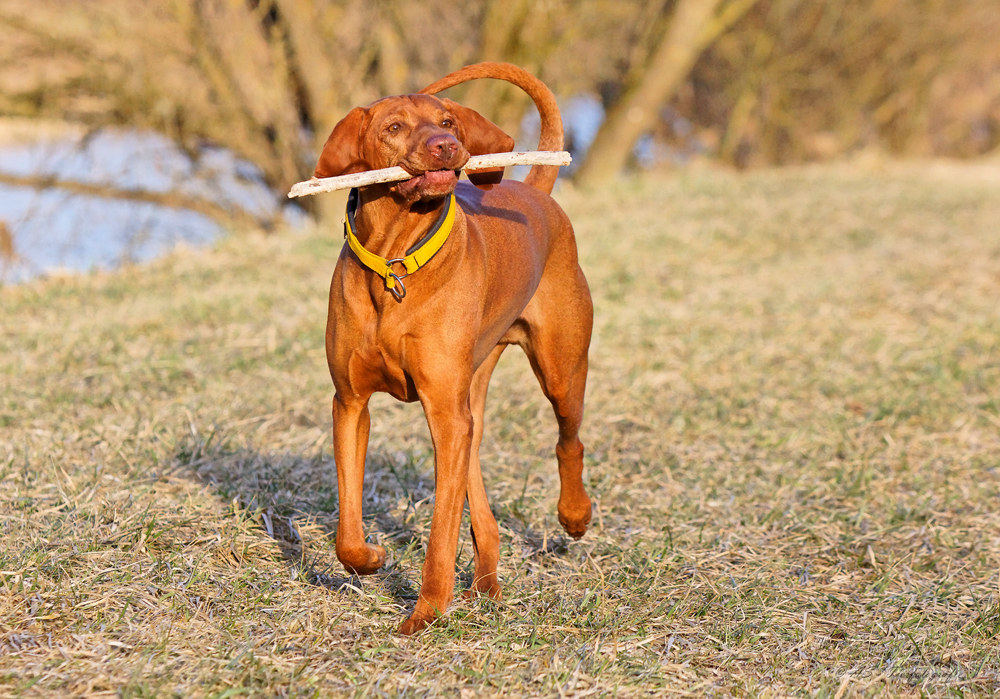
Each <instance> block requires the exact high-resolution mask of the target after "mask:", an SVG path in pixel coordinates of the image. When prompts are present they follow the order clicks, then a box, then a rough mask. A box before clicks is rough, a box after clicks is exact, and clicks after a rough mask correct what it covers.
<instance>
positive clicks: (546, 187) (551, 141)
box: [420, 63, 563, 194]
mask: <svg viewBox="0 0 1000 699" xmlns="http://www.w3.org/2000/svg"><path fill="white" fill-rule="evenodd" d="M476 78H495V79H497V80H506V81H507V82H509V83H513V84H514V85H516V86H517V87H519V88H521V89H522V90H524V91H525V92H527V93H528V96H529V97H531V99H532V100H533V101H534V103H535V106H536V107H537V108H538V114H539V115H540V116H541V120H542V128H541V135H540V136H539V138H538V150H562V149H563V124H562V116H561V115H560V114H559V105H558V104H556V98H555V95H553V94H552V91H551V90H549V88H548V87H546V86H545V83H543V82H542V81H541V80H539V79H538V78H536V77H535V76H534V75H532V74H531V73H529V72H528V71H526V70H524V69H522V68H518V67H517V66H516V65H513V64H512V63H475V64H473V65H471V66H465V67H464V68H461V69H460V70H456V71H455V72H454V73H450V74H448V75H446V76H444V77H443V78H441V79H440V80H438V81H436V82H433V83H431V84H430V85H428V86H427V87H425V88H424V89H423V90H421V91H420V94H423V95H434V94H437V93H438V92H441V91H442V90H447V89H448V88H449V87H454V86H455V85H458V84H460V83H464V82H467V81H469V80H475V79H476ZM558 175H559V167H558V166H556V165H535V166H533V167H532V168H531V171H530V172H529V173H528V176H527V177H525V178H524V181H525V183H526V184H530V185H531V186H532V187H535V188H537V189H540V190H542V191H543V192H545V193H546V194H551V193H552V187H553V185H555V183H556V177H558Z"/></svg>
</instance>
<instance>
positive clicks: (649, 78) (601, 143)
mask: <svg viewBox="0 0 1000 699" xmlns="http://www.w3.org/2000/svg"><path fill="white" fill-rule="evenodd" d="M756 2H757V0H732V2H730V3H729V5H728V6H727V7H726V8H724V9H723V10H722V11H721V12H718V13H717V10H718V9H719V6H720V5H722V4H723V0H679V2H678V3H677V7H676V9H675V10H674V14H673V17H672V18H671V21H670V26H669V28H668V29H667V31H666V34H665V35H664V36H663V38H662V39H661V41H660V43H659V45H658V46H657V47H656V48H655V49H654V51H653V52H652V56H651V57H650V59H649V61H648V62H647V63H646V65H645V66H644V67H642V68H638V69H637V70H635V71H633V72H632V75H631V77H630V79H629V81H628V83H627V84H626V86H625V90H624V92H623V93H622V96H621V98H620V99H619V100H618V102H617V103H616V104H615V105H614V106H612V107H611V109H609V110H608V114H607V117H606V119H605V120H604V123H603V124H602V125H601V128H600V129H599V130H598V132H597V137H596V138H595V139H594V142H593V144H592V145H591V146H590V150H589V151H588V153H587V157H586V159H585V160H584V161H583V165H582V166H581V167H580V170H579V171H578V173H577V175H576V182H577V183H578V184H579V185H580V186H582V187H596V186H598V185H601V184H604V183H606V182H607V181H608V180H610V179H612V178H614V177H615V176H616V175H617V174H618V173H619V172H620V171H621V170H622V169H623V168H624V167H625V164H626V163H627V162H628V158H629V155H630V154H631V153H632V149H633V148H635V144H636V142H637V141H638V140H639V138H640V137H641V136H642V135H643V134H645V133H647V132H648V131H649V130H650V129H652V127H653V126H654V124H655V123H656V118H657V112H658V110H659V109H660V107H661V106H662V105H663V104H664V103H665V102H666V101H667V100H669V99H670V98H671V97H673V95H674V94H675V93H676V91H677V88H678V87H680V85H681V83H682V82H683V81H684V79H685V78H686V77H687V76H688V73H690V71H691V69H692V68H693V67H694V64H695V62H696V61H697V60H698V57H699V56H700V55H701V53H702V51H704V50H705V49H706V48H707V47H708V46H710V45H711V44H712V42H714V41H715V40H716V39H717V38H718V37H719V36H720V35H721V34H722V33H723V32H724V31H726V30H727V29H728V28H729V27H730V26H732V24H733V23H734V22H736V20H738V19H739V18H740V17H742V16H743V15H744V14H745V13H746V12H747V10H749V9H750V8H751V7H753V5H754V4H755V3H756Z"/></svg>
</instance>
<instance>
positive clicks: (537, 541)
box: [175, 439, 568, 604]
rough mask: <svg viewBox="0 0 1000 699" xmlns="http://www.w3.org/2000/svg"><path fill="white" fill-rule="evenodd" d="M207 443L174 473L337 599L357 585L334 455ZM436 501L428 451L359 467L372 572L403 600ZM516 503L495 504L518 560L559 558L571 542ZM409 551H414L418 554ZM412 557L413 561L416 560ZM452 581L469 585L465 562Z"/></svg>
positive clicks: (412, 592)
mask: <svg viewBox="0 0 1000 699" xmlns="http://www.w3.org/2000/svg"><path fill="white" fill-rule="evenodd" d="M212 441H213V440H212V439H209V440H208V441H207V442H200V441H199V442H198V443H196V444H192V443H189V444H187V445H183V446H182V448H181V449H179V450H178V452H177V454H176V457H175V458H176V463H177V464H178V470H179V471H181V472H186V473H187V474H190V475H191V476H193V477H194V478H196V479H197V480H198V481H199V482H201V483H203V484H205V485H207V486H209V487H210V488H212V489H213V490H214V491H215V492H216V493H217V494H218V495H219V497H220V498H221V499H223V500H224V501H225V502H227V503H232V504H233V506H234V507H238V508H239V509H240V510H242V511H244V512H245V513H246V516H248V517H249V518H250V519H252V521H254V523H255V524H256V525H257V526H259V527H260V529H261V530H262V531H263V532H265V533H266V534H267V535H268V536H269V537H270V538H272V539H273V540H274V541H275V542H276V543H277V544H278V548H279V550H280V551H281V555H282V557H283V558H284V559H285V560H286V561H287V562H288V564H289V565H290V566H292V567H293V568H294V569H296V570H297V572H298V575H299V576H300V578H301V579H304V580H307V581H309V582H310V583H312V584H314V585H318V586H321V587H325V588H328V589H330V590H333V591H337V592H339V593H354V592H355V591H356V590H359V589H361V587H362V584H361V582H360V580H359V579H358V576H354V575H347V574H346V571H345V570H344V568H343V567H342V565H341V564H340V562H339V561H338V560H337V558H336V551H335V544H334V540H335V535H336V530H337V520H338V517H339V507H338V500H337V471H336V464H335V462H334V460H333V456H332V455H331V454H325V453H323V452H322V451H320V453H319V454H317V455H315V456H313V457H312V458H307V457H305V456H302V455H298V454H294V453H283V454H282V453H264V452H260V451H256V450H253V449H246V448H231V447H228V446H227V445H225V444H221V445H215V446H213V445H212V444H211V442H212ZM433 504H434V474H433V454H432V453H431V452H430V451H427V450H421V451H410V452H404V451H396V452H391V453H390V452H388V451H385V450H381V449H377V448H374V449H371V450H370V451H369V454H368V458H367V460H366V463H365V488H364V496H363V500H362V511H363V513H364V528H365V532H366V533H367V534H368V540H369V541H372V542H376V543H379V544H381V545H383V546H384V547H385V548H386V551H387V562H386V565H385V566H384V567H383V568H382V569H381V571H379V573H378V574H377V576H378V579H379V580H380V582H381V583H382V584H383V585H384V586H385V590H386V592H388V593H389V594H390V595H392V596H393V597H394V598H395V600H396V601H397V602H398V603H400V604H407V603H412V602H414V601H415V600H416V599H417V597H418V592H419V577H417V580H416V581H414V580H411V579H410V576H413V574H414V573H415V572H416V571H415V568H416V569H417V570H418V569H419V566H420V565H422V563H423V560H422V553H423V550H422V543H423V542H425V541H426V538H427V536H428V534H429V531H430V521H431V515H432V513H433ZM520 505H521V503H519V502H516V501H515V502H514V503H512V504H511V505H505V506H503V507H499V508H498V507H494V515H495V516H496V518H497V521H498V522H499V524H500V525H501V530H503V529H506V530H508V531H509V532H510V534H511V535H512V538H513V539H514V540H516V541H517V543H518V548H519V549H520V550H521V555H522V557H524V558H528V557H534V556H541V557H546V556H560V557H561V556H563V555H565V554H566V553H567V551H568V540H567V539H566V538H565V537H562V536H546V535H543V534H541V533H539V532H538V531H536V530H535V529H534V528H533V527H532V526H531V525H530V523H529V520H528V517H527V516H526V515H525V514H524V513H523V512H522V511H521V508H520ZM414 554H417V555H416V556H415V555H414ZM414 558H416V560H414ZM468 564H469V565H468V566H466V568H467V569H461V570H459V571H458V576H457V577H458V582H459V583H460V585H462V586H464V587H469V586H471V584H472V577H473V571H472V568H471V562H468Z"/></svg>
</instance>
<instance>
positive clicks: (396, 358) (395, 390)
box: [349, 342, 417, 402]
mask: <svg viewBox="0 0 1000 699" xmlns="http://www.w3.org/2000/svg"><path fill="white" fill-rule="evenodd" d="M402 360H403V358H402V356H401V352H400V351H398V350H397V348H395V347H391V346H389V347H387V346H385V345H382V344H379V343H377V342H367V343H364V344H362V345H361V346H359V347H357V348H355V349H354V351H352V352H351V358H350V360H349V367H350V371H349V373H350V376H351V379H352V381H351V382H352V383H353V384H354V385H356V386H357V385H359V384H363V385H364V387H365V388H366V389H367V390H368V391H372V392H384V393H388V394H389V395H391V396H392V397H394V398H396V399H397V400H401V401H406V402H412V401H415V400H417V392H416V389H415V388H414V385H413V380H412V379H411V378H410V376H409V375H408V373H407V372H406V370H405V369H404V367H403V361H402Z"/></svg>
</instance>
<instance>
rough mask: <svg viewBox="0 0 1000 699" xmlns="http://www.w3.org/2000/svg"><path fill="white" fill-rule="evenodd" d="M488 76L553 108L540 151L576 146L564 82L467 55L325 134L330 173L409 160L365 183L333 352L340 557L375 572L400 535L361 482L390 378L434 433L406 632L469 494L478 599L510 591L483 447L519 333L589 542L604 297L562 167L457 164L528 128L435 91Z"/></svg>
mask: <svg viewBox="0 0 1000 699" xmlns="http://www.w3.org/2000/svg"><path fill="white" fill-rule="evenodd" d="M476 78H496V79H500V80H505V81H508V82H510V83H513V84H514V85H516V86H517V87H519V88H521V89H522V90H524V91H525V92H526V93H527V94H528V95H529V96H530V97H531V98H532V100H533V101H534V102H535V105H536V106H537V107H538V111H539V114H540V116H541V136H540V139H539V149H540V150H561V149H562V147H563V128H562V120H561V117H560V114H559V108H558V106H557V104H556V100H555V97H554V96H553V95H552V93H551V91H549V89H548V88H547V87H546V86H545V85H544V83H542V82H541V81H540V80H538V79H537V78H535V77H534V76H532V75H531V74H530V73H528V72H526V71H524V70H522V69H521V68H518V67H517V66H514V65H511V64H507V63H479V64H475V65H471V66H467V67H465V68H462V69H461V70H458V71H456V72H454V73H451V74H450V75H448V76H446V77H444V78H442V79H441V80H438V81H437V82H435V83H433V84H432V85H429V86H428V87H426V88H424V89H423V90H422V91H421V92H420V93H417V94H412V95H401V96H395V97H386V98H383V99H380V100H378V101H376V102H373V103H372V104H370V105H369V106H367V107H363V108H362V107H357V108H355V109H353V110H351V111H350V112H349V113H348V114H347V116H345V117H344V118H343V119H342V120H341V121H340V122H339V123H338V124H337V125H336V126H335V127H334V129H333V132H332V133H331V134H330V137H329V138H328V139H327V141H326V144H325V145H324V146H323V150H322V153H321V155H320V158H319V162H318V164H317V166H316V170H315V176H316V177H334V176H337V175H344V174H349V173H354V172H364V171H367V170H374V169H379V168H386V167H392V166H396V165H398V166H400V167H402V168H403V169H405V170H406V171H407V172H408V173H409V174H411V175H412V177H411V178H410V179H408V180H404V181H402V182H397V183H392V184H380V185H372V186H368V187H365V188H363V189H361V190H360V191H358V190H355V191H353V192H352V193H351V196H350V199H349V204H348V212H347V216H346V219H345V224H344V227H345V237H347V238H348V244H347V245H345V246H344V247H343V250H342V251H341V254H340V257H339V259H338V261H337V265H336V268H335V270H334V273H333V280H332V282H331V285H330V306H329V315H328V321H327V327H326V353H327V360H328V363H329V366H330V375H331V377H332V379H333V385H334V389H335V396H334V399H333V445H334V458H335V460H336V464H337V485H338V490H339V504H340V520H339V525H338V528H337V557H338V559H339V560H340V562H341V563H342V564H343V565H344V567H345V568H346V569H347V571H348V572H350V573H356V574H358V575H367V574H371V573H374V572H375V571H377V570H378V569H379V568H380V567H381V566H382V565H383V564H384V562H385V549H384V548H382V547H381V546H378V545H375V544H370V543H367V542H366V541H365V534H364V531H363V527H362V521H361V505H362V483H363V478H364V469H365V454H366V451H367V446H368V433H369V427H370V424H371V423H370V416H369V412H368V402H369V398H370V397H371V395H372V394H373V393H375V392H377V391H381V392H385V393H389V394H390V395H392V396H394V397H395V398H397V399H398V400H401V401H407V402H412V401H417V400H419V401H420V403H421V405H422V407H423V410H424V413H425V415H426V418H427V424H428V426H429V428H430V434H431V440H432V442H433V445H434V484H435V501H434V513H433V517H432V520H431V531H430V539H429V542H428V544H427V556H426V559H425V562H424V567H423V578H422V582H421V588H420V597H419V599H418V600H417V603H416V605H415V607H414V609H413V611H412V613H411V614H410V616H409V618H407V619H406V620H405V621H404V622H403V624H402V626H400V628H399V631H400V633H402V634H404V635H410V634H413V633H416V632H418V631H420V630H421V629H423V628H424V627H426V626H427V625H428V624H430V623H432V622H433V621H434V620H435V619H436V618H438V617H439V616H440V615H441V614H443V613H444V611H445V610H446V609H447V607H448V604H449V603H450V601H451V599H452V594H453V590H454V585H455V557H456V552H457V548H458V536H459V528H460V525H461V521H462V515H463V509H464V504H465V500H466V498H468V502H469V511H470V514H471V521H472V542H473V549H474V561H475V574H474V579H473V584H472V589H471V590H470V591H469V594H470V595H475V594H485V595H489V596H490V597H492V598H494V599H498V598H500V595H501V592H500V584H499V581H498V579H497V563H498V561H499V557H500V538H499V530H498V528H497V523H496V519H495V518H494V517H493V513H492V512H491V510H490V505H489V501H488V500H487V497H486V490H485V488H484V487H483V477H482V470H481V466H480V462H479V445H480V442H481V441H482V436H483V412H484V408H485V404H486V392H487V387H488V384H489V380H490V375H491V374H492V372H493V369H494V367H495V366H496V364H497V361H498V360H499V359H500V355H501V353H502V352H503V351H504V348H505V347H506V346H507V345H519V346H520V347H521V348H522V349H523V350H524V352H525V353H526V354H527V356H528V360H529V361H530V363H531V367H532V369H533V370H534V373H535V375H536V376H537V378H538V381H539V383H540V384H541V387H542V391H543V392H544V393H545V396H546V397H547V398H548V399H549V401H550V402H551V404H552V407H553V409H554V411H555V417H556V420H557V422H558V425H559V439H558V442H557V444H556V457H557V460H558V463H559V478H560V495H559V504H558V513H559V522H560V523H561V524H562V526H563V528H564V529H565V530H566V532H567V533H568V534H569V535H570V536H572V537H573V538H575V539H579V538H580V537H581V536H583V534H584V532H585V531H586V529H587V525H588V524H589V522H590V517H591V503H590V499H589V498H588V496H587V493H586V491H585V490H584V486H583V478H582V476H583V444H582V443H581V442H580V439H579V430H580V423H581V421H582V419H583V400H584V389H585V386H586V382H587V352H588V349H589V346H590V337H591V330H592V328H593V302H592V301H591V297H590V290H589V288H588V286H587V281H586V279H585V278H584V275H583V271H582V270H581V269H580V265H579V263H578V260H577V249H576V240H575V238H574V234H573V227H572V225H571V224H570V221H569V218H568V217H567V216H566V214H565V213H564V212H563V210H562V209H561V208H560V207H559V205H558V204H556V202H555V201H554V200H553V199H552V198H551V197H550V196H549V194H550V193H551V191H552V187H553V185H554V183H555V180H556V176H557V174H558V168H557V167H554V166H537V165H536V166H534V167H533V168H532V169H531V171H530V172H529V173H528V175H527V177H526V178H525V180H524V182H516V181H510V180H503V169H502V168H499V169H494V170H492V171H479V172H473V173H470V174H469V182H465V181H462V182H459V181H458V175H459V171H460V170H461V168H462V167H463V166H464V165H465V163H466V161H467V160H468V159H469V157H470V155H482V154H486V153H500V152H509V151H511V150H513V147H514V141H513V139H511V138H510V137H509V136H508V135H507V134H505V133H504V132H503V131H502V130H501V129H500V128H498V127H497V126H496V125H494V124H493V123H491V122H490V121H489V120H487V119H486V118H484V117H483V116H481V115H480V114H478V113H477V112H475V111H474V110H472V109H469V108H467V107H464V106H462V105H460V104H458V103H456V102H454V101H452V100H449V99H442V98H438V97H434V96H433V95H434V94H436V93H438V92H440V91H442V90H445V89H447V88H449V87H452V86H454V85H458V84H459V83H462V82H466V81H468V80H472V79H476Z"/></svg>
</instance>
